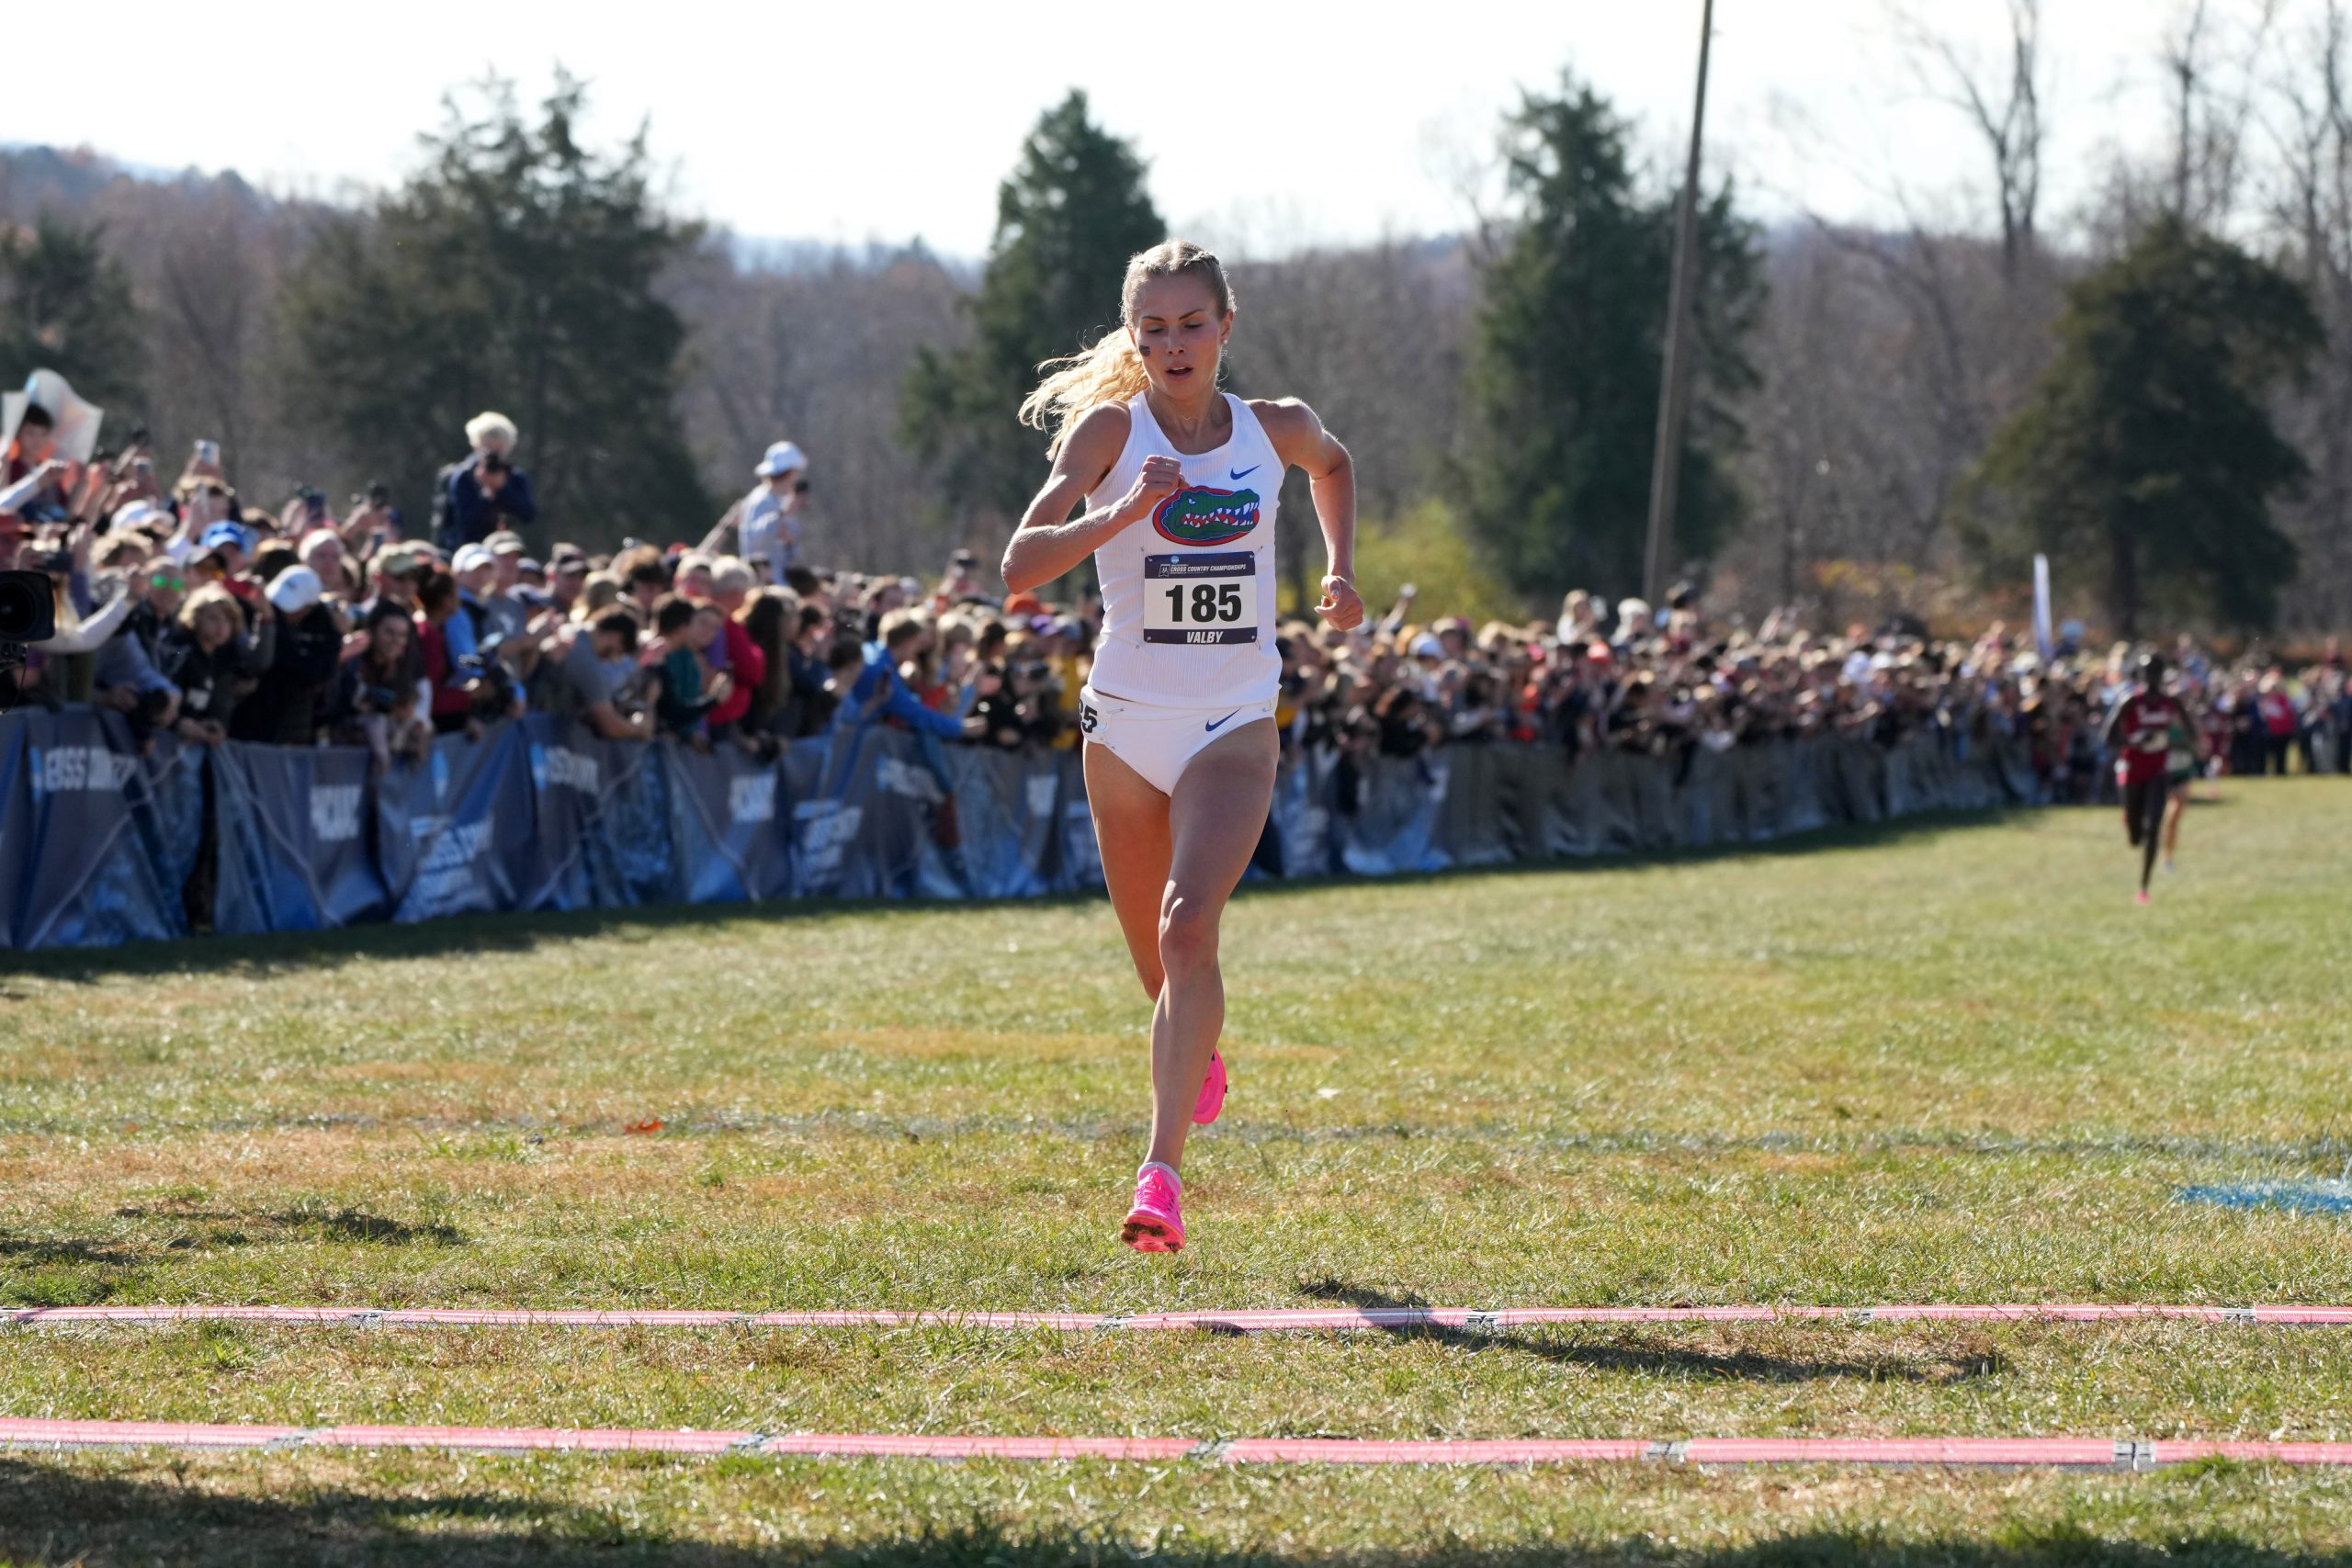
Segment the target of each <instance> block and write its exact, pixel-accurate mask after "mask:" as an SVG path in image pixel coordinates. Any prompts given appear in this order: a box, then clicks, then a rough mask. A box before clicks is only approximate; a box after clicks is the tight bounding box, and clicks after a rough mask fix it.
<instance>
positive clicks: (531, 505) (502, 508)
mask: <svg viewBox="0 0 2352 1568" xmlns="http://www.w3.org/2000/svg"><path fill="white" fill-rule="evenodd" d="M466 439H467V440H468V441H469V443H471V444H472V446H473V451H472V452H471V453H470V454H469V455H468V456H467V457H466V459H465V460H464V461H463V462H460V463H452V464H451V465H449V466H448V467H447V468H443V469H442V470H441V472H440V473H439V474H438V475H436V476H435V487H434V500H433V542H434V543H435V544H436V545H439V546H440V547H442V548H443V549H444V550H452V551H454V550H456V549H457V548H458V547H459V546H461V545H478V544H481V542H482V541H483V540H484V539H487V538H489V537H490V536H492V534H495V533H497V532H498V531H499V530H500V529H501V528H505V527H510V526H513V525H518V524H521V525H527V524H530V523H535V522H537V520H538V515H539V504H538V502H537V501H536V500H534V499H533V497H532V495H531V476H530V475H528V474H526V473H525V472H524V471H523V470H522V469H520V468H516V467H515V465H514V463H513V461H512V456H513V453H514V450H515V441H516V440H517V439H518V437H517V435H516V433H515V422H514V421H513V420H511V419H508V418H507V417H506V416H505V415H504V414H503V413H481V414H476V415H475V416H474V417H473V418H472V419H469V420H468V421H467V422H466Z"/></svg>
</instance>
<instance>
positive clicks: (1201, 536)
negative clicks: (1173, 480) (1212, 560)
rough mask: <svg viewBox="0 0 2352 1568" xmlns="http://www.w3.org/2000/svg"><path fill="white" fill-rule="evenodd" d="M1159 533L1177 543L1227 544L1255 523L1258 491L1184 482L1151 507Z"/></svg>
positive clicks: (1256, 522) (1254, 526) (1248, 531)
mask: <svg viewBox="0 0 2352 1568" xmlns="http://www.w3.org/2000/svg"><path fill="white" fill-rule="evenodd" d="M1151 525H1152V526H1153V527H1154V528H1156V529H1158V530H1159V536H1160V537H1161V538H1163V539H1168V540H1170V541H1172V542H1174V543H1176V544H1179V545H1227V544H1231V543H1232V542H1233V541H1234V540H1236V539H1238V538H1240V537H1241V536H1243V535H1244V534H1247V533H1250V531H1251V530H1252V529H1254V528H1256V527H1257V526H1258V492H1257V491H1254V490H1211V489H1209V488H1208V487H1207V486H1206V485H1187V486H1185V487H1184V488H1183V489H1182V490H1180V491H1177V492H1176V493H1175V494H1173V495H1171V496H1170V497H1168V498H1167V499H1166V500H1165V501H1162V502H1160V503H1159V505H1158V506H1155V507H1153V508H1152V509H1151Z"/></svg>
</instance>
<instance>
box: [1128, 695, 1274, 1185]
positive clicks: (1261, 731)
mask: <svg viewBox="0 0 2352 1568" xmlns="http://www.w3.org/2000/svg"><path fill="white" fill-rule="evenodd" d="M1279 752H1280V748H1279V745H1278V742H1277V739H1276V737H1275V734H1274V727H1273V723H1272V720H1269V719H1259V720H1255V721H1253V722H1251V723H1250V724H1246V725H1244V726H1242V727H1241V728H1239V729H1238V730H1236V731H1235V732H1234V733H1233V734H1231V735H1228V736H1226V737H1224V738H1223V739H1219V740H1218V741H1217V742H1216V744H1215V745H1213V746H1211V747H1209V748H1207V749H1206V750H1204V751H1202V752H1201V753H1200V755H1198V756H1196V757H1194V758H1193V761H1192V762H1191V763H1190V764H1189V765H1188V766H1187V767H1186V768H1185V769H1184V773H1183V776H1182V778H1180V779H1178V780H1177V781H1176V793H1175V795H1173V796H1171V797H1170V800H1169V803H1168V829H1169V840H1170V863H1169V871H1168V883H1167V891H1166V893H1165V894H1164V896H1163V897H1162V898H1161V901H1160V906H1159V961H1160V965H1161V967H1162V969H1163V970H1164V972H1165V973H1166V975H1167V982H1166V984H1165V985H1163V986H1162V987H1160V992H1159V1005H1158V1006H1157V1007H1156V1008H1155V1009H1154V1010H1153V1011H1152V1015H1151V1100H1152V1113H1151V1152H1150V1154H1149V1155H1148V1156H1147V1157H1148V1159H1151V1160H1154V1161H1157V1162H1158V1163H1159V1164H1161V1165H1164V1166H1166V1167H1168V1168H1170V1170H1179V1169H1182V1160H1183V1157H1184V1138H1185V1134H1188V1133H1190V1132H1191V1131H1192V1130H1193V1107H1194V1106H1195V1105H1196V1104H1197V1103H1198V1102H1199V1100H1200V1093H1201V1081H1202V1079H1203V1078H1204V1077H1206V1076H1207V1074H1208V1068H1209V1055H1210V1054H1211V1053H1212V1052H1214V1051H1215V1050H1216V1043H1217V1036H1218V1035H1219V1034H1220V1033H1222V1032H1224V1029H1225V976H1224V974H1223V972H1222V971H1221V970H1220V968H1219V967H1218V964H1217V927H1218V923H1219V921H1220V920H1221V919H1223V917H1224V914H1225V906H1226V901H1227V899H1229V898H1230V897H1233V889H1234V888H1235V886H1238V884H1239V883H1240V881H1241V874H1242V872H1244V871H1245V870H1247V869H1248V868H1249V864H1250V854H1251V853H1252V852H1254V851H1255V850H1256V849H1257V847H1258V835H1259V833H1260V831H1261V829H1263V828H1264V827H1265V824H1266V808H1267V807H1268V806H1269V805H1270V804H1271V803H1272V800H1273V794H1274V764H1275V761H1276V760H1277V758H1278V756H1279Z"/></svg>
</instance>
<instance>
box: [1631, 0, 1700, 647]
mask: <svg viewBox="0 0 2352 1568" xmlns="http://www.w3.org/2000/svg"><path fill="white" fill-rule="evenodd" d="M1714 37H1715V0H1704V4H1703V6H1702V10H1701V13H1700V17H1699V95H1698V102H1697V103H1696V105H1694V106H1693V107H1692V108H1691V165H1690V167H1689V169H1688V170H1687V171H1685V173H1684V174H1683V176H1682V200H1681V203H1680V204H1679V207H1678V208H1677V209H1676V211H1675V215H1674V284H1673V288H1672V290H1671V291H1670V293H1669V295H1668V301H1667V308H1666V376H1665V379H1664V381H1663V384H1661V385H1660V386H1659V388H1658V393H1657V453H1656V454H1655V455H1654V456H1653V457H1652V458H1651V465H1650V536H1649V548H1648V549H1647V551H1645V553H1644V555H1643V558H1642V597H1643V598H1645V599H1646V600H1648V601H1649V602H1650V604H1651V605H1652V606H1653V607H1654V608H1657V609H1660V610H1662V609H1664V608H1665V606H1664V604H1662V603H1661V602H1660V601H1661V599H1662V596H1663V595H1664V594H1665V592H1666V583H1667V574H1668V571H1669V570H1672V568H1671V566H1670V565H1669V563H1668V559H1667V552H1668V547H1669V541H1670V540H1671V538H1672V536H1673V533H1674V508H1675V502H1676V491H1678V490H1679V489H1680V487H1681V479H1682V418H1683V413H1684V412H1685V410H1686V409H1687V408H1688V406H1689V403H1690V400H1691V386H1690V382H1691V288H1692V284H1693V274H1694V272H1695V271H1696V269H1697V266H1698V257H1697V255H1696V254H1694V253H1695V252H1696V251H1697V250H1698V228H1699V145H1700V138H1701V137H1702V135H1703V134H1704V133H1705V130H1706V126H1707V56H1708V53H1709V50H1710V46H1711V45H1713V42H1714Z"/></svg>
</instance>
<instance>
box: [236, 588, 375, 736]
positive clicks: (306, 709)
mask: <svg viewBox="0 0 2352 1568" xmlns="http://www.w3.org/2000/svg"><path fill="white" fill-rule="evenodd" d="M267 598H268V603H269V604H270V606H271V607H272V608H273V609H274V610H276V611H277V649H276V652H275V654H274V655H273V657H272V658H271V660H270V661H269V665H268V668H266V670H264V671H262V672H261V679H260V682H258V683H257V684H256V685H255V686H254V691H253V694H252V695H251V696H250V697H248V698H246V699H245V700H244V701H243V702H242V703H240V704H238V705H237V711H236V715H235V716H234V717H232V719H231V720H230V722H229V736H230V739H234V740H254V741H261V742H264V743H266V744H269V745H275V746H309V745H312V744H314V743H315V742H316V741H317V739H318V736H319V728H320V726H321V725H322V722H323V721H324V718H325V714H326V708H327V705H328V702H329V700H330V698H331V697H332V695H333V693H334V682H335V676H336V674H337V672H338V671H341V669H342V667H343V649H344V634H345V629H346V627H345V622H344V620H343V617H342V616H341V615H338V614H337V613H336V611H335V608H334V605H332V604H327V603H326V602H325V599H324V596H323V592H322V584H321V582H320V581H319V574H318V573H317V572H315V571H313V570H311V569H310V568H309V567H307V566H289V567H288V568H287V569H286V570H283V571H281V572H279V573H278V574H277V576H276V577H274V578H272V579H271V580H270V583H269V589H268V593H267Z"/></svg>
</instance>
